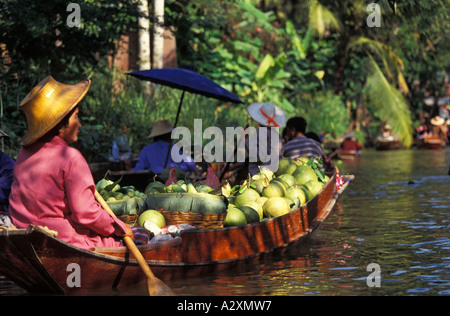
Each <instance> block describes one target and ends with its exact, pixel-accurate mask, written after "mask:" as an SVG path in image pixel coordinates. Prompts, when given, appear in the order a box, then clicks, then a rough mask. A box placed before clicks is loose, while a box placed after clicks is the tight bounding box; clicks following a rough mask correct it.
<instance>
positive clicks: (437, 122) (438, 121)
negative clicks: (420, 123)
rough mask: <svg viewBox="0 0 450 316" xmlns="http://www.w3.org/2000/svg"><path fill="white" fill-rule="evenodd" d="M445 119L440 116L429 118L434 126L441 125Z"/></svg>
mask: <svg viewBox="0 0 450 316" xmlns="http://www.w3.org/2000/svg"><path fill="white" fill-rule="evenodd" d="M444 122H445V120H444V119H443V118H442V117H440V116H435V117H433V118H432V119H431V120H430V123H431V125H434V126H441V125H442V124H444Z"/></svg>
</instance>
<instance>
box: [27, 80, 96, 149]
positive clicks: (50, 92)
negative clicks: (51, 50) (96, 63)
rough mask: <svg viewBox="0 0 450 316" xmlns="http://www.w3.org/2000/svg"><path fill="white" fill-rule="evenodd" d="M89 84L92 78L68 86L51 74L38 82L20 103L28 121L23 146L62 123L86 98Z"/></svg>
mask: <svg viewBox="0 0 450 316" xmlns="http://www.w3.org/2000/svg"><path fill="white" fill-rule="evenodd" d="M90 86H91V81H90V80H89V79H85V80H82V81H80V82H79V83H77V84H74V85H68V84H64V83H60V82H58V81H56V80H55V79H53V77H52V76H48V77H47V78H45V79H43V80H42V81H41V82H39V84H38V85H37V86H36V87H34V88H33V89H32V90H31V92H30V93H28V95H27V96H26V97H25V98H24V99H23V100H22V102H21V103H20V107H21V108H22V110H23V111H24V112H25V116H26V118H27V124H28V130H27V132H26V134H25V136H24V137H23V139H22V146H28V145H31V144H32V143H34V142H35V141H37V140H38V139H39V138H40V137H42V136H44V135H45V134H46V133H47V132H49V131H50V130H51V129H52V128H53V127H55V126H56V125H57V124H58V123H59V122H61V120H62V119H63V118H64V117H65V116H66V115H67V114H69V112H70V111H71V110H72V109H73V108H74V107H75V106H76V105H77V104H78V103H79V102H80V101H81V99H83V97H84V96H85V95H86V93H87V91H88V90H89V87H90Z"/></svg>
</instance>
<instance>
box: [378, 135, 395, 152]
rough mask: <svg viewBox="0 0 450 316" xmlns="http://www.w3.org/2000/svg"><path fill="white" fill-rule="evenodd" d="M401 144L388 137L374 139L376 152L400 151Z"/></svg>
mask: <svg viewBox="0 0 450 316" xmlns="http://www.w3.org/2000/svg"><path fill="white" fill-rule="evenodd" d="M400 147H401V143H400V141H399V140H398V139H395V138H388V137H377V138H376V139H375V149H376V150H396V149H400Z"/></svg>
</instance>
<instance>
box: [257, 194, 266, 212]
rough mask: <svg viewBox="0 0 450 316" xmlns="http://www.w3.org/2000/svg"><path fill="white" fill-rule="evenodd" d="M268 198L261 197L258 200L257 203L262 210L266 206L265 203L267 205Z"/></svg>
mask: <svg viewBox="0 0 450 316" xmlns="http://www.w3.org/2000/svg"><path fill="white" fill-rule="evenodd" d="M267 199H268V197H266V196H260V197H259V198H257V199H256V203H258V204H259V205H261V209H262V207H263V205H264V203H266V201H267Z"/></svg>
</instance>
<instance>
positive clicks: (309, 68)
mask: <svg viewBox="0 0 450 316" xmlns="http://www.w3.org/2000/svg"><path fill="white" fill-rule="evenodd" d="M78 2H79V3H80V7H81V12H82V19H81V22H82V24H81V27H80V28H69V27H67V25H66V24H65V23H66V17H67V15H68V12H67V10H66V8H67V2H66V1H62V0H56V1H51V3H49V2H47V1H45V2H42V1H41V2H39V1H32V0H24V1H20V2H18V1H14V0H4V1H2V2H1V3H0V44H1V46H0V47H1V50H2V51H1V61H2V71H1V86H0V93H1V94H0V105H1V110H2V112H1V122H0V123H1V129H3V130H5V131H6V132H7V133H8V134H10V136H11V137H10V138H9V139H8V140H7V143H6V145H7V146H6V150H7V151H8V150H9V153H10V154H11V155H12V156H13V157H14V156H15V153H17V150H18V148H19V143H20V138H21V137H22V136H23V134H24V132H25V130H26V126H25V120H24V117H23V113H22V112H21V111H20V109H19V103H20V101H21V99H22V98H23V97H24V96H25V94H26V93H27V92H28V91H29V89H30V88H31V87H32V86H33V85H34V84H35V83H37V82H38V80H40V79H42V78H43V77H44V76H46V75H47V74H49V73H51V74H52V75H53V76H54V77H55V78H57V79H58V80H61V81H63V82H68V83H70V82H76V81H77V80H80V79H81V78H84V77H90V78H91V79H92V80H93V82H94V84H93V85H92V88H91V91H90V92H89V94H88V95H87V97H86V98H85V101H84V103H83V106H82V107H81V109H82V117H83V122H82V123H83V127H82V129H83V137H80V139H81V142H80V144H79V146H80V149H81V150H82V151H83V154H85V156H86V157H87V158H88V160H89V161H102V160H104V159H106V158H107V155H108V152H109V150H110V147H111V141H112V138H113V137H114V135H115V134H117V133H119V132H121V131H122V130H123V129H124V128H125V127H126V130H127V133H128V136H129V138H130V141H131V144H132V149H133V151H134V152H135V153H136V152H139V149H140V148H141V147H142V146H143V145H145V143H146V142H147V141H148V140H147V139H146V136H147V135H148V134H149V133H150V130H151V125H152V123H153V122H154V121H156V120H158V119H161V118H166V119H169V120H171V121H174V119H175V113H176V111H175V109H176V107H177V106H178V101H179V98H180V94H181V92H180V91H178V90H174V89H170V88H166V87H158V88H155V89H153V91H152V92H151V94H150V95H147V94H144V93H143V91H144V90H143V85H142V83H141V82H139V81H138V80H137V79H132V78H127V76H126V75H124V74H120V73H119V72H118V71H117V70H115V69H111V68H110V67H109V63H108V59H107V57H108V55H111V54H113V53H114V51H115V50H116V49H117V40H118V39H119V38H120V36H121V35H122V34H126V33H128V32H130V31H132V30H136V29H137V19H138V15H139V14H138V10H137V4H138V2H139V1H138V0H119V1H109V0H96V1H92V0H84V1H78ZM148 3H149V12H150V19H149V21H150V25H152V24H151V23H153V21H152V12H153V11H152V9H153V8H152V6H153V1H148ZM368 4H369V3H367V2H366V1H362V0H357V1H353V0H343V1H342V0H340V1H338V0H308V1H306V0H305V1H291V0H279V1H270V0H264V1H261V0H236V1H231V0H220V1H219V0H196V1H188V0H178V1H173V0H166V1H165V17H164V23H165V24H166V25H167V26H171V27H173V29H174V30H175V31H174V32H175V33H174V34H175V36H176V39H177V56H178V65H179V67H190V68H193V69H195V70H196V71H198V72H200V73H202V74H203V75H206V76H208V77H210V78H212V79H213V80H215V81H216V82H218V83H219V84H221V85H222V86H223V87H225V88H227V89H229V90H230V91H232V92H234V93H235V94H236V95H238V96H239V97H240V98H241V99H242V100H244V101H245V103H246V104H251V103H253V102H272V103H274V104H276V105H278V106H280V107H281V108H282V109H283V110H284V111H285V112H286V114H287V116H288V117H290V116H294V115H301V116H304V117H305V118H306V119H307V120H308V122H309V125H308V128H309V129H310V130H313V131H315V132H325V133H328V134H329V135H330V136H331V137H338V136H340V135H342V134H343V133H344V132H345V131H347V130H354V131H357V132H358V131H360V132H359V133H363V134H364V135H365V138H366V139H367V141H368V142H367V143H370V140H371V139H373V138H374V137H375V136H376V135H377V134H378V132H379V128H380V126H382V125H383V124H385V123H389V124H390V125H391V126H392V127H393V130H394V133H395V134H396V135H397V136H398V137H399V138H400V139H401V140H402V141H403V143H404V144H405V145H406V146H409V145H411V141H412V131H413V126H414V125H415V124H417V121H418V118H419V114H420V112H421V111H423V110H427V111H430V109H429V108H426V107H424V105H423V101H422V100H423V98H424V96H426V95H427V94H430V93H431V94H432V95H433V94H435V93H439V92H440V89H441V87H442V82H443V78H444V77H445V75H448V72H449V60H450V58H449V51H450V50H449V42H450V41H449V38H448V32H447V30H448V28H449V21H450V19H449V10H450V9H449V6H448V1H447V0H430V1H422V0H410V1H400V2H399V1H387V0H380V1H373V4H377V5H379V7H377V8H379V9H380V11H379V14H380V17H381V25H380V27H376V26H375V27H370V26H369V22H368V19H369V16H370V18H373V17H374V15H373V14H374V13H375V12H374V11H372V9H370V8H369V9H368ZM371 14H372V15H371ZM375 17H376V16H375ZM183 104H184V105H183V109H182V111H183V115H182V116H181V117H180V121H179V125H180V124H182V125H183V126H186V127H188V128H192V127H193V126H192V125H193V119H194V118H199V117H201V118H203V122H204V126H207V125H211V126H219V127H225V126H237V125H242V126H246V125H248V124H253V122H252V120H251V119H250V118H249V116H248V115H247V112H246V106H245V105H231V104H223V103H221V102H219V101H216V100H212V99H208V98H205V97H200V96H195V95H192V94H189V93H187V94H186V97H185V100H184V103H183Z"/></svg>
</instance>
